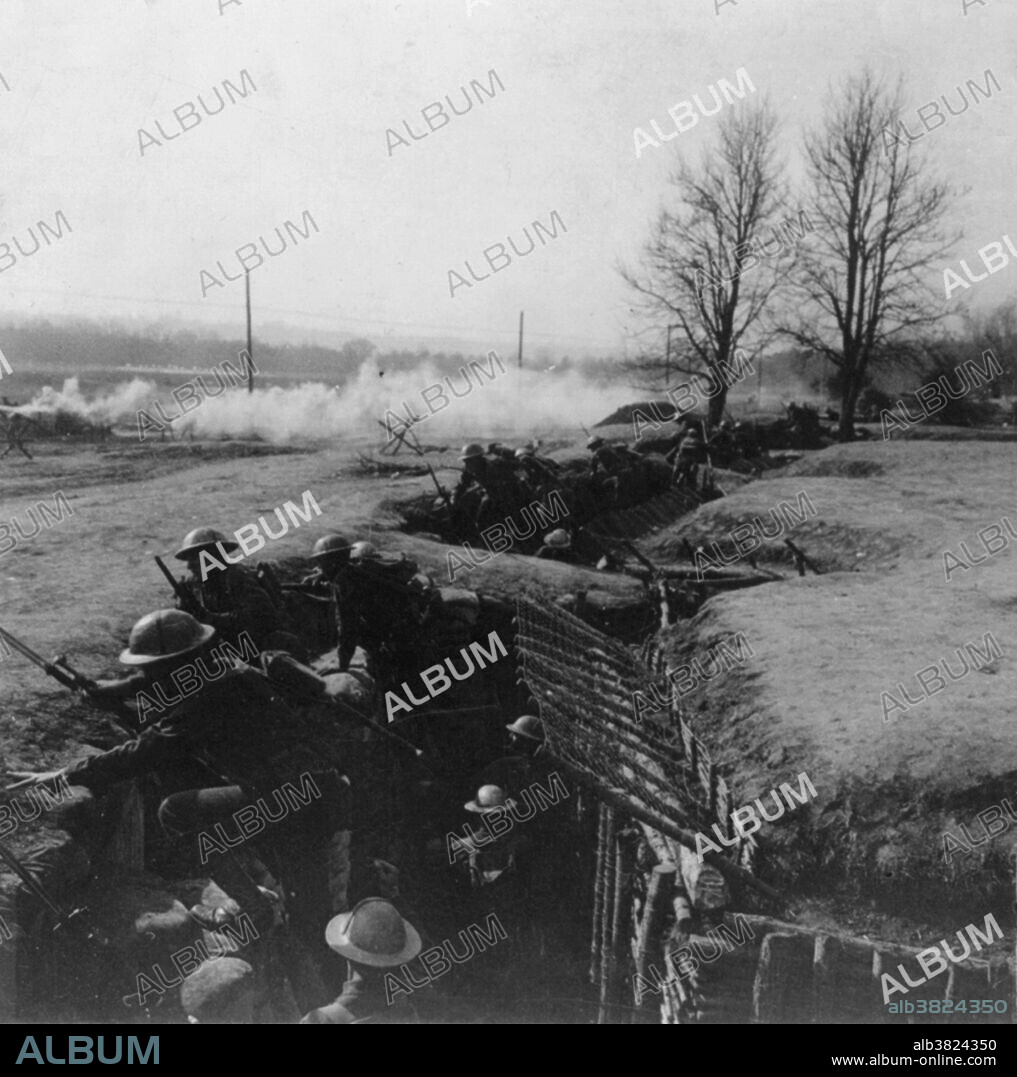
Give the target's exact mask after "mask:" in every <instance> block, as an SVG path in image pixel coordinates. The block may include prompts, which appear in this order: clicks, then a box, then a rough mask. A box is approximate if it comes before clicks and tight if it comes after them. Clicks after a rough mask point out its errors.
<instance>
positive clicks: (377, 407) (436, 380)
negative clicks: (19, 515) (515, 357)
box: [32, 360, 634, 444]
mask: <svg viewBox="0 0 1017 1077" xmlns="http://www.w3.org/2000/svg"><path fill="white" fill-rule="evenodd" d="M482 368H483V373H482V374H481V373H479V372H478V370H477V368H476V367H473V368H470V367H463V368H460V369H459V371H458V372H457V373H455V374H453V375H450V376H448V377H446V376H444V375H442V374H441V373H440V372H439V370H438V368H437V367H435V366H434V365H433V364H430V363H425V364H423V365H422V366H420V367H419V368H417V369H415V370H413V371H391V370H389V371H386V373H385V374H384V376H381V373H380V371H379V369H378V367H377V365H376V364H374V363H364V364H363V365H362V366H361V367H360V369H359V371H358V373H357V376H356V378H355V379H354V380H353V381H352V382H351V383H350V384H348V385H347V386H346V387H345V388H342V389H339V388H338V387H336V386H328V385H324V384H322V383H320V382H305V383H303V384H301V385H298V386H296V387H289V388H283V387H281V386H270V387H267V388H256V389H255V391H254V392H253V393H248V392H246V390H245V389H244V388H243V387H242V386H230V387H228V388H227V389H226V390H225V391H224V392H221V393H220V395H218V396H215V397H208V396H206V395H205V394H204V393H202V392H201V390H200V389H198V390H197V392H198V393H199V394H200V396H201V398H202V399H201V404H200V406H198V407H195V408H193V409H192V410H191V411H189V412H186V413H183V414H182V408H181V407H180V406H179V405H178V404H177V403H176V401H175V400H174V397H173V395H172V393H173V389H172V388H159V387H158V386H156V385H155V384H154V383H153V382H151V381H146V380H142V379H140V378H135V379H133V380H132V381H130V382H127V383H121V384H120V385H117V386H116V387H115V388H114V389H113V390H111V391H109V392H106V393H101V394H98V395H96V396H94V397H92V398H91V399H89V398H87V397H86V396H85V395H84V394H83V393H82V392H81V391H80V389H79V387H78V379H77V378H68V379H67V380H66V381H64V384H63V388H62V389H61V390H59V391H57V390H55V389H53V388H51V387H50V386H47V387H46V388H44V389H43V390H42V392H41V393H40V394H39V395H38V396H37V397H36V399H35V400H33V401H32V406H33V407H36V408H39V409H41V410H46V411H50V410H56V409H62V410H65V411H70V412H73V413H74V414H76V415H80V416H82V417H83V418H87V419H90V420H92V421H96V422H106V423H114V424H118V425H129V426H131V427H133V428H134V429H138V421H139V420H138V413H139V411H141V410H142V409H144V411H145V412H146V413H147V415H148V416H149V417H150V418H151V420H152V424H160V425H161V420H160V419H159V416H158V412H157V411H156V410H155V407H154V405H155V402H156V401H158V402H159V404H160V406H161V408H162V411H163V413H164V414H165V415H166V416H167V417H170V418H173V422H172V423H171V424H170V429H171V430H172V432H173V435H174V436H179V435H180V434H186V433H190V434H193V435H194V436H195V437H216V436H229V437H237V438H245V437H255V436H257V437H261V438H263V439H265V440H266V441H270V442H273V443H275V444H290V443H293V442H298V441H308V440H317V439H324V438H335V437H338V436H344V435H350V434H360V435H368V436H376V437H377V438H378V439H379V443H381V442H382V441H384V439H385V436H386V435H385V431H384V430H383V429H382V427H381V426H379V425H378V423H379V422H380V423H385V422H386V419H387V421H388V424H389V426H390V428H391V430H392V431H393V432H398V431H399V430H401V429H403V427H402V426H401V425H400V423H399V421H398V420H400V419H405V418H406V416H407V415H408V414H413V415H416V416H418V417H419V418H422V419H424V422H422V423H419V424H416V425H415V426H414V431H415V433H416V435H417V436H418V437H419V438H420V439H421V441H423V442H424V443H429V442H430V443H433V442H434V441H435V440H436V439H439V440H440V439H449V438H451V437H457V436H466V435H473V436H481V435H485V434H491V435H493V436H501V437H507V436H516V437H521V436H524V435H525V436H529V435H531V434H534V433H539V432H542V431H548V430H562V431H563V432H568V431H569V430H571V429H574V432H575V433H576V434H580V435H581V433H582V426H583V425H586V426H592V425H593V424H594V423H596V422H598V421H599V420H600V419H602V418H603V417H604V416H605V415H607V414H608V413H609V412H611V411H613V410H614V409H615V408H617V407H618V406H619V405H620V404H623V403H626V402H629V401H631V400H632V399H633V398H634V394H633V391H632V390H629V389H624V388H619V387H615V388H610V389H608V388H603V387H597V386H593V385H591V384H590V383H589V382H588V381H587V380H585V379H584V378H583V376H582V375H581V374H578V373H574V372H567V373H564V374H558V373H555V372H554V371H553V370H530V369H524V370H518V369H517V368H514V367H509V366H507V365H506V366H505V369H504V372H502V370H501V369H499V367H498V365H497V363H494V364H493V365H492V364H491V363H490V362H488V361H486V360H485V361H483V367H482ZM489 369H490V370H491V371H492V372H493V374H494V380H491V379H490V377H489V375H488V370H489ZM202 377H203V383H204V384H205V385H207V386H208V387H209V388H211V389H218V388H219V385H218V383H217V379H216V375H215V374H214V373H212V374H210V373H207V372H206V373H203V375H202ZM185 381H186V379H184V378H181V382H180V384H181V385H183V384H184V382H185ZM255 381H256V382H257V375H256V376H255ZM192 384H194V383H193V381H192ZM431 386H440V388H441V390H442V392H443V394H444V398H443V397H442V396H440V395H439V394H438V392H437V390H436V389H431V390H430V392H428V399H430V400H431V401H432V407H434V408H438V409H440V410H438V411H436V412H435V413H434V414H433V415H432V414H431V412H430V411H429V409H428V405H427V402H426V401H425V400H424V399H423V397H422V395H421V394H422V393H423V392H424V391H425V390H428V388H429V387H431ZM456 392H458V393H459V394H460V396H458V397H457V396H456V395H455V394H456ZM445 399H447V400H448V403H447V404H446V403H445ZM389 413H391V414H389ZM177 416H179V417H177ZM152 424H149V423H148V421H147V420H146V421H145V429H146V437H154V436H155V437H157V436H158V426H157V425H152Z"/></svg>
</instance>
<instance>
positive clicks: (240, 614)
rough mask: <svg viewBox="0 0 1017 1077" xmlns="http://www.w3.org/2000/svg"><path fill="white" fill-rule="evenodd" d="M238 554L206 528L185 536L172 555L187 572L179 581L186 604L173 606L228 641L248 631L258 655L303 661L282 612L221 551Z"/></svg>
mask: <svg viewBox="0 0 1017 1077" xmlns="http://www.w3.org/2000/svg"><path fill="white" fill-rule="evenodd" d="M237 549H239V546H238V545H237V543H235V542H233V541H232V540H231V539H227V538H226V537H225V536H224V535H222V534H221V533H220V532H218V531H215V530H213V529H212V528H211V527H197V528H195V529H194V530H193V531H189V532H188V533H187V534H186V535H185V536H184V541H183V543H182V544H181V547H180V549H179V550H177V552H176V553H175V554H174V555H173V556H174V557H176V559H177V560H178V561H183V562H184V563H185V564H186V565H187V569H188V575H187V576H186V577H185V578H184V580H183V581H181V582H182V587H183V589H184V591H186V592H187V593H188V594H189V595H190V601H189V602H183V601H181V600H180V599H179V598H178V600H177V601H178V605H179V606H180V607H181V608H182V609H184V611H185V612H187V613H190V614H192V616H194V617H196V618H197V619H198V620H199V621H201V623H202V624H207V625H211V626H212V627H213V628H215V629H216V630H217V631H218V632H219V633H220V635H222V636H225V637H226V638H227V639H229V640H230V641H233V640H235V639H238V638H239V637H240V635H241V634H242V633H244V632H247V633H248V634H249V635H250V637H251V639H253V640H254V643H255V645H256V646H257V648H258V649H259V650H260V651H269V650H280V651H290V652H292V653H294V654H297V655H301V656H302V652H303V644H302V643H301V641H300V640H299V638H298V637H297V636H296V634H295V633H294V631H293V623H292V621H291V620H290V617H289V614H288V613H287V612H286V610H285V609H284V608H282V607H280V606H278V605H276V604H275V603H274V602H273V601H272V599H271V597H270V596H269V593H268V591H266V589H265V588H264V587H263V586H262V585H261V584H260V583H259V582H258V579H257V577H256V576H255V574H254V572H252V571H251V569H249V568H248V567H247V566H246V565H237V564H229V563H227V562H226V561H225V559H224V558H223V553H222V551H225V552H226V553H232V552H233V551H235V550H237ZM203 554H204V556H202V555H203ZM213 562H214V563H213ZM218 565H223V566H224V567H222V568H219V567H217V566H218ZM202 577H204V578H202Z"/></svg>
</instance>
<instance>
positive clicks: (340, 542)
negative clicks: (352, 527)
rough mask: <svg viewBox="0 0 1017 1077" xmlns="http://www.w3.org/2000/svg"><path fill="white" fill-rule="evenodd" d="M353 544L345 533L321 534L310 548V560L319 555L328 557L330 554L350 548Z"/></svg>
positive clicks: (315, 558) (343, 551)
mask: <svg viewBox="0 0 1017 1077" xmlns="http://www.w3.org/2000/svg"><path fill="white" fill-rule="evenodd" d="M352 549H353V546H352V545H351V543H350V540H349V539H348V538H346V536H345V535H335V534H333V535H322V537H321V538H320V539H318V541H317V542H316V543H315V544H314V549H313V550H311V558H312V560H317V559H318V558H320V557H328V556H329V555H330V554H336V553H345V552H346V551H348V550H352Z"/></svg>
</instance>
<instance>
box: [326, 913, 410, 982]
mask: <svg viewBox="0 0 1017 1077" xmlns="http://www.w3.org/2000/svg"><path fill="white" fill-rule="evenodd" d="M325 941H326V942H327V943H328V945H329V946H330V947H331V948H332V949H333V950H335V952H336V953H337V954H342V956H343V957H345V958H347V959H348V960H349V961H356V962H357V963H358V964H360V965H371V966H373V967H374V968H392V967H394V966H396V965H401V964H403V962H404V961H412V960H413V958H415V957H416V956H417V954H419V953H420V945H421V944H420V935H419V934H418V932H417V930H416V928H415V927H414V926H413V925H412V924H411V923H410V922H409V921H408V920H404V919H403V918H402V917H401V916H400V915H399V911H398V909H396V907H395V906H394V905H393V904H392V903H391V902H390V901H386V900H385V899H384V898H379V897H369V898H364V900H363V901H359V902H357V904H356V905H354V906H353V908H352V909H351V910H350V911H349V912H344V913H340V914H339V915H338V916H334V917H333V918H332V919H331V920H329V922H328V923H327V924H326V925H325Z"/></svg>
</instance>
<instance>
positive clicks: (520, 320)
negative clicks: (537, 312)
mask: <svg viewBox="0 0 1017 1077" xmlns="http://www.w3.org/2000/svg"><path fill="white" fill-rule="evenodd" d="M523 314H524V311H520V312H519V369H520V370H522V369H523Z"/></svg>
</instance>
